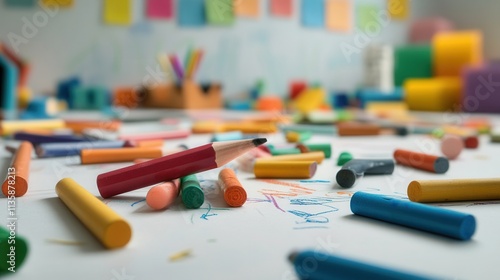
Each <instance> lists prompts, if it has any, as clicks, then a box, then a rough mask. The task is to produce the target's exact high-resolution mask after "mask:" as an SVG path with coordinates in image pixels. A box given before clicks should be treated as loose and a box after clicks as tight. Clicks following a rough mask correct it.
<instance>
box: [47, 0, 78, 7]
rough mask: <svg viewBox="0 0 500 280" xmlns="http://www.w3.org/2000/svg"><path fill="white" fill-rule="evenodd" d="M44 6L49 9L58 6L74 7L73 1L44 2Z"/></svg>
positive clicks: (49, 0)
mask: <svg viewBox="0 0 500 280" xmlns="http://www.w3.org/2000/svg"><path fill="white" fill-rule="evenodd" d="M41 3H42V5H45V6H47V7H50V6H57V7H59V8H71V7H73V4H74V2H73V0H42V1H41Z"/></svg>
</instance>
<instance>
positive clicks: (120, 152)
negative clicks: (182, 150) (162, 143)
mask: <svg viewBox="0 0 500 280" xmlns="http://www.w3.org/2000/svg"><path fill="white" fill-rule="evenodd" d="M162 156H164V153H163V149H161V148H156V147H146V148H122V149H94V150H93V149H83V150H82V151H81V152H80V159H81V161H82V164H90V163H111V162H126V161H133V160H134V159H138V158H159V157H162Z"/></svg>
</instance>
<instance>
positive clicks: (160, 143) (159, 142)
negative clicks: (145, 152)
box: [128, 140, 165, 148]
mask: <svg viewBox="0 0 500 280" xmlns="http://www.w3.org/2000/svg"><path fill="white" fill-rule="evenodd" d="M128 142H129V143H130V145H131V146H132V147H141V148H144V147H163V144H164V143H165V142H164V141H163V140H144V141H128Z"/></svg>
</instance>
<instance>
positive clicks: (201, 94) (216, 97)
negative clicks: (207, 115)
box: [143, 80, 223, 109]
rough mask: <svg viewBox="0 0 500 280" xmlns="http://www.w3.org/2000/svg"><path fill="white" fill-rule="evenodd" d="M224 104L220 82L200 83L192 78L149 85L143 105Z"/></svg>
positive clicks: (210, 106) (185, 106)
mask: <svg viewBox="0 0 500 280" xmlns="http://www.w3.org/2000/svg"><path fill="white" fill-rule="evenodd" d="M222 105H223V101H222V86H221V85H220V84H218V83H210V84H202V85H199V84H197V83H195V82H194V81H192V80H184V81H183V82H182V83H181V84H174V83H168V84H157V85H153V86H150V87H147V88H146V90H145V96H144V100H143V106H144V107H150V108H174V109H220V108H222Z"/></svg>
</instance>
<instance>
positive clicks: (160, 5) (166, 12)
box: [146, 0, 173, 19]
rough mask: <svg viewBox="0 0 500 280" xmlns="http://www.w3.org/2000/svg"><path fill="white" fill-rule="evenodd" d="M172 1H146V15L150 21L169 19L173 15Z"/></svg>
mask: <svg viewBox="0 0 500 280" xmlns="http://www.w3.org/2000/svg"><path fill="white" fill-rule="evenodd" d="M172 5H173V0H147V1H146V15H147V17H148V18H152V19H169V18H172V14H173V8H172Z"/></svg>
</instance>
